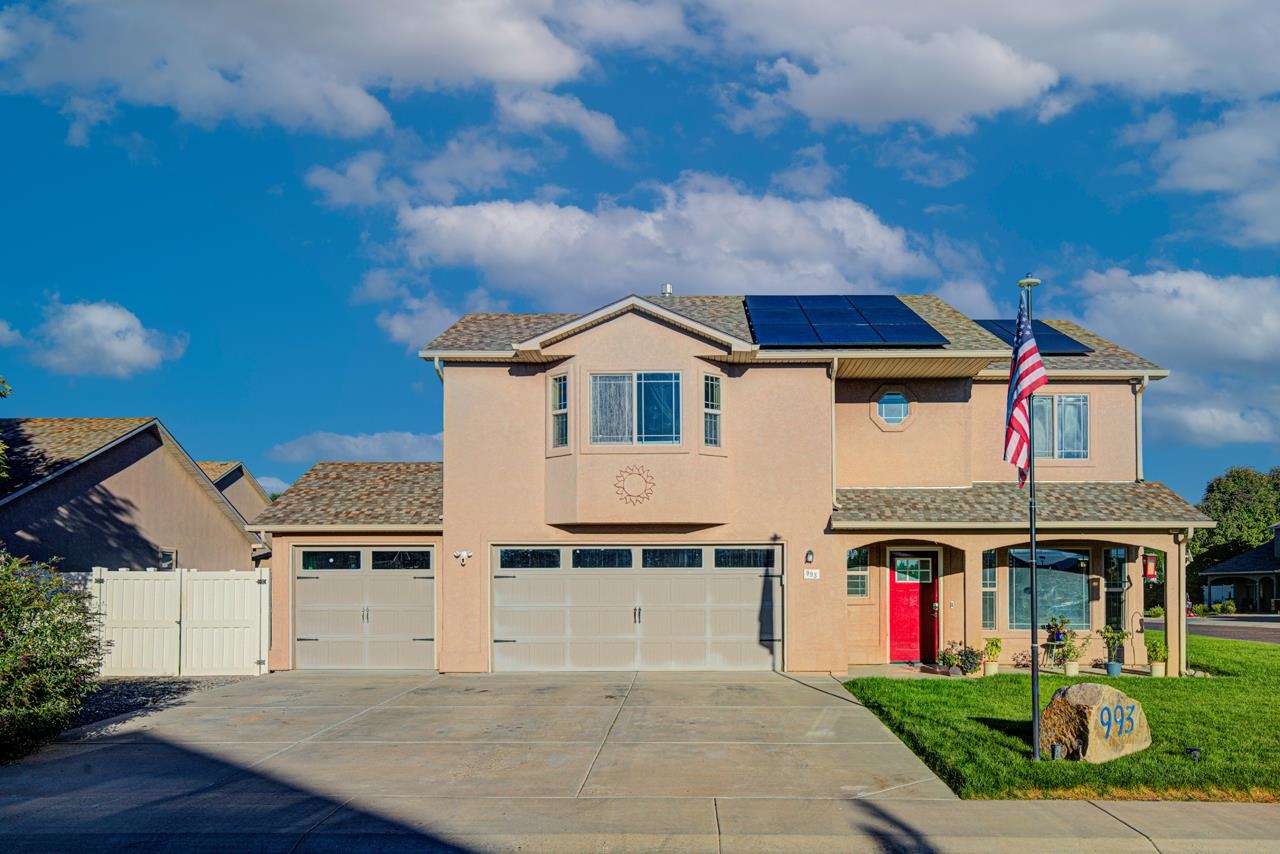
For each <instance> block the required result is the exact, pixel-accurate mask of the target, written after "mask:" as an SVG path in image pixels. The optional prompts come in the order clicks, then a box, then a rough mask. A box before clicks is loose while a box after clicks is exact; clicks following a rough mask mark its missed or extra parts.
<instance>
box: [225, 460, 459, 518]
mask: <svg viewBox="0 0 1280 854" xmlns="http://www.w3.org/2000/svg"><path fill="white" fill-rule="evenodd" d="M443 508H444V466H443V464H442V463H316V464H315V465H314V466H312V467H311V468H310V469H308V470H307V471H306V472H305V473H304V474H303V475H302V477H300V478H298V480H297V482H295V483H294V484H293V486H291V487H289V488H288V489H287V490H285V492H284V494H283V495H281V496H280V497H279V498H277V499H276V500H275V502H274V503H273V504H272V505H271V506H270V507H267V508H266V509H265V510H263V511H262V512H261V513H259V514H258V517H257V518H256V519H254V520H253V521H252V522H251V523H250V524H251V525H252V526H253V527H255V528H256V527H259V526H261V527H264V528H280V527H293V526H298V527H306V526H311V525H370V526H378V527H388V526H396V525H404V526H417V525H439V524H440V523H441V521H442V519H443Z"/></svg>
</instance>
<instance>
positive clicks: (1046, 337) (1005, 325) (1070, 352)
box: [974, 320, 1093, 356]
mask: <svg viewBox="0 0 1280 854" xmlns="http://www.w3.org/2000/svg"><path fill="white" fill-rule="evenodd" d="M974 323H976V324H978V325H979V326H981V327H982V328H983V329H985V330H987V331H988V332H990V333H991V334H992V335H994V336H996V337H997V338H999V339H1000V340H1001V341H1003V342H1004V343H1006V344H1008V345H1009V346H1010V347H1012V346H1013V335H1014V330H1015V328H1016V326H1017V321H1016V320H975V321H974ZM1031 331H1032V333H1033V334H1034V335H1035V336H1036V346H1037V347H1038V348H1040V353H1041V355H1044V356H1083V355H1086V354H1087V353H1092V352H1093V350H1091V349H1090V348H1088V347H1086V346H1085V345H1083V344H1081V343H1080V342H1079V341H1077V340H1076V339H1074V338H1072V337H1071V336H1070V335H1067V334H1065V333H1062V332H1059V331H1058V330H1056V329H1054V328H1053V327H1052V326H1050V325H1049V324H1047V323H1042V322H1041V321H1039V320H1033V321H1031Z"/></svg>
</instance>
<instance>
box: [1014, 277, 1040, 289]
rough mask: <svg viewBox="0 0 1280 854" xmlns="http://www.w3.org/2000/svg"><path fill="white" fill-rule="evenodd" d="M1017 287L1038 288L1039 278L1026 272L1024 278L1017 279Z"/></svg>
mask: <svg viewBox="0 0 1280 854" xmlns="http://www.w3.org/2000/svg"><path fill="white" fill-rule="evenodd" d="M1018 287H1020V288H1027V289H1031V288H1038V287H1040V280H1039V279H1037V278H1036V277H1035V276H1033V275H1031V274H1030V273H1027V275H1026V278H1023V279H1020V280H1019V281H1018Z"/></svg>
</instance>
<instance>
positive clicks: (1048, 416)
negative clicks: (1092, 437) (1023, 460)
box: [1031, 394, 1089, 460]
mask: <svg viewBox="0 0 1280 854" xmlns="http://www.w3.org/2000/svg"><path fill="white" fill-rule="evenodd" d="M1031 417H1032V419H1033V422H1034V423H1033V426H1034V428H1035V435H1034V436H1033V437H1032V438H1033V445H1032V447H1033V448H1034V449H1035V455H1036V457H1037V458H1044V459H1051V460H1085V459H1088V458H1089V395H1087V394H1043V395H1041V394H1038V395H1036V396H1035V397H1034V398H1033V399H1032V401H1031Z"/></svg>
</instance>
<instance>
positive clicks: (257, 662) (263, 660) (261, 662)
mask: <svg viewBox="0 0 1280 854" xmlns="http://www.w3.org/2000/svg"><path fill="white" fill-rule="evenodd" d="M266 663H267V660H266V659H265V658H259V659H258V660H257V661H255V662H254V664H266Z"/></svg>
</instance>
